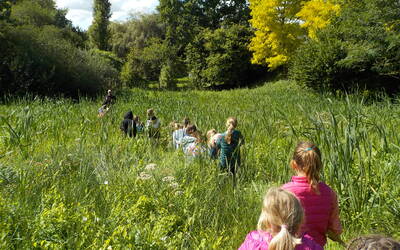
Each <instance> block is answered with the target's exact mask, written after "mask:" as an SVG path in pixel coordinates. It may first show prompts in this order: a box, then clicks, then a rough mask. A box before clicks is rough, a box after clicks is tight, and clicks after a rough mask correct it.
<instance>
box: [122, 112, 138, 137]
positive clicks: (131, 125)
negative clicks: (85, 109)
mask: <svg viewBox="0 0 400 250" xmlns="http://www.w3.org/2000/svg"><path fill="white" fill-rule="evenodd" d="M120 129H121V130H122V131H123V132H124V133H125V136H126V135H128V136H129V137H136V132H137V129H136V123H135V121H134V120H133V113H132V111H128V112H127V113H126V114H125V116H124V120H123V121H122V122H121V126H120Z"/></svg>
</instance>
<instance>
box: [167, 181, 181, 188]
mask: <svg viewBox="0 0 400 250" xmlns="http://www.w3.org/2000/svg"><path fill="white" fill-rule="evenodd" d="M169 186H170V187H172V188H174V189H176V188H178V187H179V184H178V183H176V182H172V183H170V184H169Z"/></svg>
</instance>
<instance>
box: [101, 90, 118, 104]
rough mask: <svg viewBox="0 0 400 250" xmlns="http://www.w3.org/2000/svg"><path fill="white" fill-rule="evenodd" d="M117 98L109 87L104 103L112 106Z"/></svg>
mask: <svg viewBox="0 0 400 250" xmlns="http://www.w3.org/2000/svg"><path fill="white" fill-rule="evenodd" d="M116 100H117V98H116V97H115V96H114V95H112V92H111V89H109V90H108V91H107V95H106V97H105V100H104V102H103V104H102V105H106V107H110V106H111V105H112V104H114V103H115V101H116Z"/></svg>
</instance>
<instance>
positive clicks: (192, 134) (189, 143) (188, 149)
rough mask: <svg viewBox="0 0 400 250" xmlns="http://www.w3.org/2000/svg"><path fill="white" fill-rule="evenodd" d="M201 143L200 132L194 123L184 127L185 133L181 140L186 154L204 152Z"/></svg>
mask: <svg viewBox="0 0 400 250" xmlns="http://www.w3.org/2000/svg"><path fill="white" fill-rule="evenodd" d="M201 143H202V139H201V134H200V132H199V131H198V130H197V127H196V125H193V124H192V125H189V126H188V127H187V129H186V135H185V136H184V137H183V138H182V140H181V144H182V150H183V153H184V154H185V155H187V156H193V157H196V156H200V155H201V154H202V153H203V152H204V148H203V147H202V145H201Z"/></svg>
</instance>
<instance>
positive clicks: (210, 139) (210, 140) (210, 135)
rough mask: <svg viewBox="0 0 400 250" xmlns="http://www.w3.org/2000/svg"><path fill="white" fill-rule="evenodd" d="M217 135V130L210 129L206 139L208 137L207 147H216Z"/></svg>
mask: <svg viewBox="0 0 400 250" xmlns="http://www.w3.org/2000/svg"><path fill="white" fill-rule="evenodd" d="M216 134H217V130H215V129H210V130H208V131H207V133H206V137H207V145H208V146H209V147H212V146H214V138H213V137H214V135H216Z"/></svg>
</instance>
